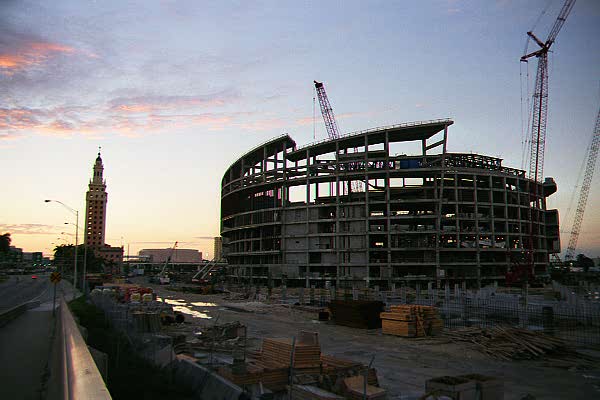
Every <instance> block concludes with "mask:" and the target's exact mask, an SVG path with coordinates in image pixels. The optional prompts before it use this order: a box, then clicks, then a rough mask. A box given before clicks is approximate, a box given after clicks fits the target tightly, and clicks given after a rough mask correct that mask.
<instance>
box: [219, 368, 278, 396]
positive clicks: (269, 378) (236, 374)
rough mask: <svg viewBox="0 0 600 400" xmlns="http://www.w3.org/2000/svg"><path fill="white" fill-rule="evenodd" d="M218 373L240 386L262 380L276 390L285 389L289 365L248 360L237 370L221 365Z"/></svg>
mask: <svg viewBox="0 0 600 400" xmlns="http://www.w3.org/2000/svg"><path fill="white" fill-rule="evenodd" d="M218 373H219V375H221V376H222V377H224V378H225V379H228V380H230V381H231V382H233V383H235V384H236V385H238V386H240V387H244V386H249V385H253V384H258V383H259V382H262V384H263V385H264V386H265V387H267V388H268V389H270V390H272V391H274V392H276V391H280V390H283V389H285V386H286V385H287V383H288V379H289V368H288V367H287V365H285V364H281V363H275V362H263V361H262V360H248V362H247V363H246V364H245V365H244V366H243V368H241V369H237V370H236V369H235V368H233V367H229V366H227V367H221V368H219V370H218Z"/></svg>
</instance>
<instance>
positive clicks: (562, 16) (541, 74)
mask: <svg viewBox="0 0 600 400" xmlns="http://www.w3.org/2000/svg"><path fill="white" fill-rule="evenodd" d="M574 5H575V0H566V1H565V3H564V5H563V7H562V9H561V10H560V13H559V15H558V18H557V19H556V21H555V22H554V25H553V26H552V29H551V30H550V33H549V34H548V38H547V39H546V41H545V42H542V41H541V40H540V39H538V38H537V36H535V35H534V34H533V32H531V31H529V32H527V35H528V36H529V37H530V38H532V39H533V41H535V43H536V44H537V45H538V46H539V47H540V48H539V49H538V50H536V51H534V52H531V53H529V54H525V55H523V56H522V57H521V62H528V60H529V59H530V58H532V57H536V58H537V59H538V65H537V74H536V78H535V88H534V92H533V107H532V118H531V121H532V125H531V139H530V153H529V172H528V177H529V179H531V181H532V184H533V189H530V190H529V191H528V193H529V194H528V195H529V205H530V206H529V209H528V219H529V243H528V246H527V247H528V249H527V253H528V257H527V258H528V260H527V265H526V268H527V271H520V272H519V274H520V275H522V276H524V279H525V282H527V281H528V279H529V276H530V275H531V276H533V275H534V274H535V257H534V251H535V246H534V239H535V235H536V234H538V233H539V220H540V212H539V211H536V212H534V210H533V208H534V206H536V205H537V207H541V203H540V202H539V198H540V193H539V186H540V185H539V183H541V182H542V181H543V179H544V154H545V150H546V122H547V119H548V52H549V50H550V47H551V46H552V44H553V43H554V41H555V40H556V37H557V36H558V33H559V32H560V30H561V28H562V26H563V25H564V23H565V21H566V19H567V17H568V15H569V13H570V12H571V10H572V9H573V6H574ZM534 219H535V221H534ZM534 222H535V223H537V226H538V228H537V229H534ZM518 269H523V267H522V266H520V267H519V268H518Z"/></svg>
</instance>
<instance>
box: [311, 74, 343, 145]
mask: <svg viewBox="0 0 600 400" xmlns="http://www.w3.org/2000/svg"><path fill="white" fill-rule="evenodd" d="M314 82H315V89H317V96H318V97H319V105H320V106H321V114H323V120H324V121H325V129H327V136H329V139H338V138H339V137H340V130H339V128H338V126H337V122H336V120H335V115H333V109H332V108H331V104H330V103H329V98H327V93H325V86H323V82H317V81H314Z"/></svg>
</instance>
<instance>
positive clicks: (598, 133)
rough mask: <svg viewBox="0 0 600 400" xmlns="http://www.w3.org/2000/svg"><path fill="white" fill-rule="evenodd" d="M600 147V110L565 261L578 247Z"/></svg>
mask: <svg viewBox="0 0 600 400" xmlns="http://www.w3.org/2000/svg"><path fill="white" fill-rule="evenodd" d="M599 147H600V110H599V111H598V116H597V117H596V126H595V128H594V133H593V135H592V143H591V144H590V147H589V149H588V154H587V162H586V165H585V175H584V176H583V184H582V185H581V192H580V194H579V202H578V203H577V211H575V219H574V221H573V227H572V228H571V237H570V238H569V247H567V252H566V254H565V261H568V260H572V259H573V256H574V255H575V249H576V248H577V240H578V239H579V231H580V229H581V223H582V222H583V213H584V212H585V206H586V205H587V199H588V195H589V194H590V187H591V185H592V178H593V177H594V169H596V160H597V159H598V148H599Z"/></svg>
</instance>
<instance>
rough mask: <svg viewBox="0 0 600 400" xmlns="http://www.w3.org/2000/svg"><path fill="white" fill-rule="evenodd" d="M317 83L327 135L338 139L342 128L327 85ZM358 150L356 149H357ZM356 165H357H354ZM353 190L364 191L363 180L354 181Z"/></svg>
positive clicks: (316, 87)
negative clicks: (335, 113)
mask: <svg viewBox="0 0 600 400" xmlns="http://www.w3.org/2000/svg"><path fill="white" fill-rule="evenodd" d="M313 82H314V83H315V89H316V90H317V97H318V98H319V105H320V107H321V114H322V115H323V121H325V129H327V136H329V139H338V138H339V137H340V130H339V128H338V125H337V121H336V120H335V115H334V114H333V108H331V103H329V98H328V97H327V93H326V92H325V86H324V85H323V82H317V81H313ZM355 150H356V149H355ZM352 166H353V167H356V165H352ZM332 188H333V184H331V185H330V190H331V189H332ZM352 190H353V191H354V192H360V191H362V182H356V181H353V182H352Z"/></svg>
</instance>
